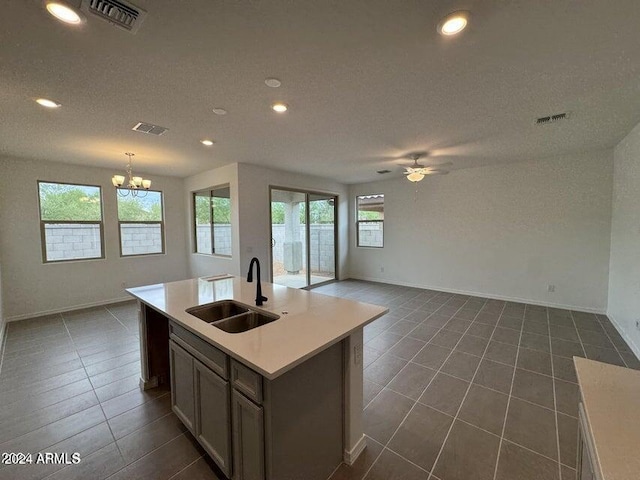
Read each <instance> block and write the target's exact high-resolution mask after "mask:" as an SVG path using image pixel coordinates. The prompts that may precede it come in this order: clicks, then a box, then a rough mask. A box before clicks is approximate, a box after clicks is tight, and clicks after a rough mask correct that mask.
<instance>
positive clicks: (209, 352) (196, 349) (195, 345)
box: [169, 322, 229, 380]
mask: <svg viewBox="0 0 640 480" xmlns="http://www.w3.org/2000/svg"><path fill="white" fill-rule="evenodd" d="M169 332H170V338H171V340H173V341H174V342H176V343H177V344H178V345H180V346H181V347H182V348H184V349H185V350H187V351H188V352H189V353H190V354H191V355H193V356H194V357H196V358H197V359H198V360H200V361H201V362H202V363H204V364H205V365H206V366H207V367H209V368H210V369H211V370H213V371H214V372H215V373H217V374H218V375H220V376H221V377H222V378H224V379H225V380H227V379H228V378H229V357H228V356H227V355H226V354H225V353H224V352H223V351H222V350H219V349H217V348H216V347H214V346H213V345H211V344H209V343H207V342H205V341H204V340H202V339H201V338H200V337H198V336H197V335H194V334H193V333H191V332H189V331H188V330H186V329H185V328H182V327H181V326H179V325H176V324H175V323H173V322H171V323H170V324H169Z"/></svg>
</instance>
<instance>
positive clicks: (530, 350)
mask: <svg viewBox="0 0 640 480" xmlns="http://www.w3.org/2000/svg"><path fill="white" fill-rule="evenodd" d="M315 291H316V292H319V293H325V294H329V295H338V296H341V297H345V298H351V299H354V300H359V301H363V302H370V303H376V304H380V305H386V306H388V307H389V313H388V314H387V315H385V316H384V317H382V318H380V319H378V320H376V321H375V322H373V323H372V324H370V325H368V326H367V327H366V328H365V332H364V337H365V338H364V340H365V346H364V361H365V371H364V377H365V380H364V382H365V383H364V396H365V410H364V422H365V433H366V434H367V435H368V437H369V441H368V448H367V450H366V451H365V453H364V454H363V456H362V457H361V458H359V459H358V461H357V463H356V465H354V466H353V467H347V466H346V465H342V466H340V468H339V469H338V470H337V471H336V472H335V473H334V474H333V476H332V478H331V480H355V479H358V480H359V479H363V478H364V479H367V480H389V479H403V480H408V479H411V480H412V479H423V480H426V479H430V480H438V479H439V480H515V479H517V480H539V479H544V480H568V479H571V480H573V479H575V476H576V471H575V467H576V465H575V457H576V444H577V428H578V423H577V415H578V413H577V412H578V402H579V396H580V393H579V389H578V385H577V384H576V375H575V370H574V367H573V361H572V357H573V356H580V357H586V358H590V359H594V360H600V361H603V362H608V363H613V364H616V365H621V366H627V367H631V368H636V369H640V362H639V361H638V359H636V357H635V356H634V355H633V353H632V352H631V349H630V348H629V347H628V345H627V344H626V343H625V342H624V340H623V339H622V337H621V336H620V335H619V334H618V332H617V331H616V329H615V328H614V327H613V325H612V324H611V323H610V321H609V320H608V319H607V317H606V316H604V315H594V314H591V313H584V312H576V311H569V310H560V309H554V308H546V307H540V306H535V305H525V304H519V303H512V302H503V301H498V300H490V299H486V298H478V297H469V296H466V295H454V294H449V293H441V292H435V291H428V290H421V289H416V288H407V287H399V286H393V285H385V284H378V283H369V282H359V281H345V282H340V283H334V284H330V285H326V286H323V287H320V288H318V289H316V290H315Z"/></svg>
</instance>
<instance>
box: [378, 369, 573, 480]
mask: <svg viewBox="0 0 640 480" xmlns="http://www.w3.org/2000/svg"><path fill="white" fill-rule="evenodd" d="M447 375H448V374H447ZM455 378H458V377H455ZM460 380H462V379H460ZM464 381H465V382H466V380H464ZM474 385H477V386H479V387H482V388H486V389H487V390H491V391H493V392H496V393H500V394H502V395H504V396H507V394H506V393H504V392H499V391H498V390H493V389H490V388H488V387H485V386H484V385H480V384H478V383H476V384H474ZM392 392H394V393H397V394H398V395H402V393H399V392H396V391H395V390H392ZM402 396H403V397H405V398H407V399H409V400H412V401H414V400H413V399H412V398H409V397H407V396H406V395H402ZM513 398H517V399H518V400H521V401H523V402H526V403H528V404H530V405H534V406H536V407H541V405H538V404H536V403H531V402H529V401H528V400H523V399H522V398H518V397H513ZM418 403H420V402H418ZM420 405H423V406H425V407H429V408H431V409H432V410H435V411H436V412H439V413H441V414H443V415H445V416H447V417H451V418H452V419H453V418H454V417H453V416H452V415H451V414H450V413H447V412H443V411H442V410H440V409H438V408H436V407H432V406H431V405H426V404H424V403H420ZM547 410H549V411H551V409H549V408H547ZM562 415H565V416H568V417H571V416H570V415H566V414H564V413H563V414H562ZM571 418H574V419H575V417H571ZM456 420H457V421H458V422H462V423H465V424H467V425H469V426H471V427H474V428H477V429H478V430H482V431H483V432H485V433H487V434H489V435H491V436H492V437H496V438H500V435H498V434H497V433H494V432H490V431H489V430H485V429H484V428H482V427H479V426H478V425H474V424H473V423H471V422H468V421H467V420H464V419H462V418H456ZM504 440H505V442H509V443H512V444H513V445H516V446H518V447H520V448H522V449H523V450H528V451H529V452H531V453H535V454H536V455H538V456H540V457H544V458H546V459H548V460H551V461H552V462H554V463H557V461H556V460H555V459H553V458H551V457H547V456H546V455H544V454H542V453H540V452H536V451H535V450H532V449H531V448H529V447H526V446H524V445H521V444H520V443H518V442H514V441H513V440H509V439H507V438H505V439H504ZM378 443H379V442H378ZM385 448H386V449H387V450H389V451H391V452H393V453H395V454H396V455H398V456H399V457H401V458H402V459H404V460H407V462H409V463H413V462H412V461H411V460H408V459H406V458H405V457H403V456H402V455H401V454H400V453H398V452H396V451H395V450H393V449H392V448H389V447H385ZM563 465H565V464H563ZM565 466H567V467H568V465H565ZM420 468H421V469H422V470H424V469H423V468H422V467H420ZM570 468H571V467H570ZM574 470H575V468H574ZM425 471H426V470H425Z"/></svg>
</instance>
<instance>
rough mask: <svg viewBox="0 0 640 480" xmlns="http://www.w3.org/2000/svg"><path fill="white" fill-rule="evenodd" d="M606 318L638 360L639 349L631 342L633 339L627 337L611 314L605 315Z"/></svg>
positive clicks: (639, 355)
mask: <svg viewBox="0 0 640 480" xmlns="http://www.w3.org/2000/svg"><path fill="white" fill-rule="evenodd" d="M607 317H608V318H609V320H610V321H611V324H612V325H613V326H614V327H615V329H616V330H617V331H618V333H619V334H620V336H621V337H622V338H624V341H625V342H627V345H629V347H630V348H631V350H632V351H633V353H634V354H635V356H636V357H637V358H640V347H639V346H638V345H637V344H636V343H635V342H634V341H633V339H632V338H631V337H629V335H627V333H626V331H625V330H624V329H623V328H622V327H621V326H620V322H618V321H617V320H616V317H614V316H613V315H612V314H610V313H607Z"/></svg>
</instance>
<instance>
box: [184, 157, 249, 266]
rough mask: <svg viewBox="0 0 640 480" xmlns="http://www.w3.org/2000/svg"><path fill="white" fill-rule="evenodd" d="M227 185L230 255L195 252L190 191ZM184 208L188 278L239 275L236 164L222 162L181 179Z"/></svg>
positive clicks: (191, 195) (191, 192)
mask: <svg viewBox="0 0 640 480" xmlns="http://www.w3.org/2000/svg"><path fill="white" fill-rule="evenodd" d="M225 184H229V189H230V192H231V257H222V256H219V255H205V254H201V253H195V251H196V245H195V235H194V228H193V219H194V212H193V192H197V191H199V190H206V189H210V188H212V187H217V186H220V185H225ZM184 185H185V193H184V199H185V202H186V204H185V205H186V210H187V212H188V215H187V216H186V218H185V221H184V222H183V224H184V228H186V231H187V232H188V249H189V250H188V252H189V273H190V276H191V277H202V276H207V275H215V274H221V273H230V274H232V275H240V235H239V227H238V225H239V221H238V219H239V217H238V164H237V163H234V164H231V165H225V166H224V167H220V168H214V169H213V170H208V171H206V172H203V173H198V174H197V175H193V176H191V177H188V178H186V179H185V181H184Z"/></svg>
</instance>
